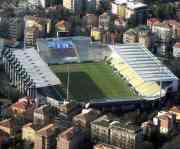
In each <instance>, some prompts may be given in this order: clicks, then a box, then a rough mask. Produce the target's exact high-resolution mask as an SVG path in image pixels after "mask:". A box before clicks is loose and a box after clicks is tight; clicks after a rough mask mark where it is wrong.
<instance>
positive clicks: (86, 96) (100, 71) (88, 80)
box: [37, 36, 178, 101]
mask: <svg viewBox="0 0 180 149" xmlns="http://www.w3.org/2000/svg"><path fill="white" fill-rule="evenodd" d="M37 50H38V52H39V54H40V56H41V57H42V59H44V61H46V62H47V63H48V64H49V66H50V68H51V70H53V72H54V73H55V74H56V75H57V76H58V77H59V79H60V80H61V82H62V86H63V88H64V90H66V89H67V86H68V85H69V92H70V98H71V99H74V100H78V101H91V100H96V101H97V100H100V101H102V100H113V99H114V100H117V99H119V100H120V99H122V98H123V99H126V98H127V99H132V98H137V97H140V98H142V99H146V100H155V99H159V98H161V97H164V96H166V93H167V92H176V91H177V88H178V78H177V77H176V76H175V75H174V74H173V73H172V72H171V71H170V70H169V69H168V68H167V67H166V66H164V65H163V64H162V63H161V62H160V61H159V60H158V58H156V57H155V56H154V55H153V54H152V53H151V52H150V51H149V50H148V49H146V48H145V47H143V46H142V45H141V44H138V43H134V44H118V45H102V44H100V43H96V42H91V39H90V38H88V37H81V36H78V37H63V38H47V39H39V40H38V41H37ZM68 73H69V84H67V80H68ZM65 92H66V91H65Z"/></svg>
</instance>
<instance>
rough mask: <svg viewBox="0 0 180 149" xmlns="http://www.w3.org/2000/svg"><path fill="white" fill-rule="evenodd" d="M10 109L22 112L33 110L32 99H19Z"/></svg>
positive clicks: (33, 103)
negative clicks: (13, 108)
mask: <svg viewBox="0 0 180 149" xmlns="http://www.w3.org/2000/svg"><path fill="white" fill-rule="evenodd" d="M11 107H15V108H18V109H22V110H27V109H34V108H35V107H36V104H35V102H34V101H33V98H32V97H24V98H21V99H19V100H18V101H17V102H16V103H14V104H12V105H11Z"/></svg>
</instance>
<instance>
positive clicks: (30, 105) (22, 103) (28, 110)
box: [10, 96, 37, 121]
mask: <svg viewBox="0 0 180 149" xmlns="http://www.w3.org/2000/svg"><path fill="white" fill-rule="evenodd" d="M36 107H37V105H36V103H35V100H34V99H33V98H32V97H28V96H27V97H24V98H21V99H19V100H18V101H17V102H16V103H14V104H12V105H11V106H10V111H11V112H12V113H13V114H14V115H18V116H22V117H23V118H24V119H25V120H30V121H32V120H33V112H34V110H35V108H36Z"/></svg>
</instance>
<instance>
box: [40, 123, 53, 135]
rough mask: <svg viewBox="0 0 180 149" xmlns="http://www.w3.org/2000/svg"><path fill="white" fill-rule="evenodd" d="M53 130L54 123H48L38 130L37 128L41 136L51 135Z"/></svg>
mask: <svg viewBox="0 0 180 149" xmlns="http://www.w3.org/2000/svg"><path fill="white" fill-rule="evenodd" d="M54 131H55V125H54V124H49V125H47V126H45V127H43V128H41V129H40V130H38V132H37V133H38V134H40V135H42V136H46V137H48V136H51V135H53V134H54Z"/></svg>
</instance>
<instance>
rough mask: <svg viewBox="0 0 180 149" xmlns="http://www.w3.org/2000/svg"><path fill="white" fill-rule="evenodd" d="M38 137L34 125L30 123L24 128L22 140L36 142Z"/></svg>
mask: <svg viewBox="0 0 180 149" xmlns="http://www.w3.org/2000/svg"><path fill="white" fill-rule="evenodd" d="M35 137H36V130H35V129H34V128H33V127H32V123H28V124H26V125H24V126H23V128H22V139H23V140H26V141H30V142H34V141H35Z"/></svg>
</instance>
